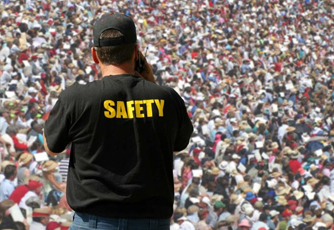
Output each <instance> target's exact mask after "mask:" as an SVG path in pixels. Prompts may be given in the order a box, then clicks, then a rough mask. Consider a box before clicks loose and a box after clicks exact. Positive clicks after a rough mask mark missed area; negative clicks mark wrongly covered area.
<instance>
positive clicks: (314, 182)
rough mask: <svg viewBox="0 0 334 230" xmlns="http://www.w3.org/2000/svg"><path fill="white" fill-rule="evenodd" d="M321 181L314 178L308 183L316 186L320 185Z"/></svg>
mask: <svg viewBox="0 0 334 230" xmlns="http://www.w3.org/2000/svg"><path fill="white" fill-rule="evenodd" d="M319 181H320V180H318V179H316V178H314V177H313V178H311V179H309V180H308V181H307V183H308V184H310V185H315V184H317V183H319Z"/></svg>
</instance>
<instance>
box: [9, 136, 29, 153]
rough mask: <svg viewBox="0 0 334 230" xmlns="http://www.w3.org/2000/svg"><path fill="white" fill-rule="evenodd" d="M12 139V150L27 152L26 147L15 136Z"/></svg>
mask: <svg viewBox="0 0 334 230" xmlns="http://www.w3.org/2000/svg"><path fill="white" fill-rule="evenodd" d="M12 139H13V142H14V148H15V149H16V150H28V146H27V145H26V144H25V143H23V142H21V141H19V139H18V138H17V137H16V136H12Z"/></svg>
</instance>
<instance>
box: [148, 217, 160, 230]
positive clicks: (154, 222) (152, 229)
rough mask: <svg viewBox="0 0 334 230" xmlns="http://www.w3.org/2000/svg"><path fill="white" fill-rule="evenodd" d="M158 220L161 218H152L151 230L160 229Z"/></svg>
mask: <svg viewBox="0 0 334 230" xmlns="http://www.w3.org/2000/svg"><path fill="white" fill-rule="evenodd" d="M158 221H159V219H150V230H157V229H158Z"/></svg>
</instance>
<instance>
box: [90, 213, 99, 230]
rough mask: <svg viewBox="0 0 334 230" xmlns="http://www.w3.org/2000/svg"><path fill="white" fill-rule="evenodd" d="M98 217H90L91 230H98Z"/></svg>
mask: <svg viewBox="0 0 334 230" xmlns="http://www.w3.org/2000/svg"><path fill="white" fill-rule="evenodd" d="M96 219H97V216H95V215H89V228H91V229H97V223H96V222H97V221H96Z"/></svg>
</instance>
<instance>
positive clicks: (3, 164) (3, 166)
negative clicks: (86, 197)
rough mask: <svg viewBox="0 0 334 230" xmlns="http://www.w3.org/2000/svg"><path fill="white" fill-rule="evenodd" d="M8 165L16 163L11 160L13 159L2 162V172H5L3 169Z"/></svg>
mask: <svg viewBox="0 0 334 230" xmlns="http://www.w3.org/2000/svg"><path fill="white" fill-rule="evenodd" d="M7 165H14V163H13V162H11V161H6V160H5V161H3V162H1V172H3V170H5V168H6V166H7Z"/></svg>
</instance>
